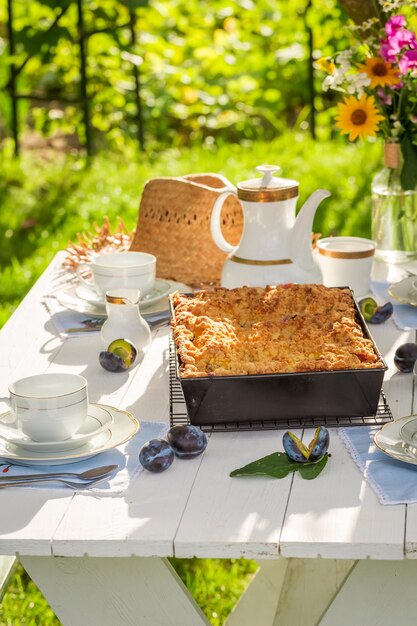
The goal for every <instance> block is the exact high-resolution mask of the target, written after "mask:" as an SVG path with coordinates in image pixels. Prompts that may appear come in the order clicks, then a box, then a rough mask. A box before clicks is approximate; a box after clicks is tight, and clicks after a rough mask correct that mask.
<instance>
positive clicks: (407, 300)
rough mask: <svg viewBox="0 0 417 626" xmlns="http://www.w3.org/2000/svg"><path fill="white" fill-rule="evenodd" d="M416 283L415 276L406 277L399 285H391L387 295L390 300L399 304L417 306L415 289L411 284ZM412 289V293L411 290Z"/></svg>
mask: <svg viewBox="0 0 417 626" xmlns="http://www.w3.org/2000/svg"><path fill="white" fill-rule="evenodd" d="M414 282H415V283H417V276H408V278H404V279H403V280H400V282H399V283H393V284H392V285H390V286H389V287H388V293H389V295H390V296H391V298H394V300H397V302H401V304H410V305H411V306H417V289H415V287H413V283H414ZM413 289H414V293H413V291H412V290H413Z"/></svg>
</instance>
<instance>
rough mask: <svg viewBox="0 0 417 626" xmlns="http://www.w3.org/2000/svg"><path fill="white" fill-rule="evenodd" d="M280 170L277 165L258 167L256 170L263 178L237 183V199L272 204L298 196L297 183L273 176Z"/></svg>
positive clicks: (289, 179)
mask: <svg viewBox="0 0 417 626" xmlns="http://www.w3.org/2000/svg"><path fill="white" fill-rule="evenodd" d="M280 169H281V168H280V167H278V165H258V167H257V168H256V170H257V171H258V172H261V173H262V174H263V177H262V178H251V179H250V180H245V181H243V182H242V183H238V185H237V197H238V198H239V199H240V200H249V201H250V202H274V201H275V200H288V199H289V198H295V197H296V196H298V182H297V181H296V180H292V179H291V178H276V177H275V176H273V173H274V172H277V171H279V170H280Z"/></svg>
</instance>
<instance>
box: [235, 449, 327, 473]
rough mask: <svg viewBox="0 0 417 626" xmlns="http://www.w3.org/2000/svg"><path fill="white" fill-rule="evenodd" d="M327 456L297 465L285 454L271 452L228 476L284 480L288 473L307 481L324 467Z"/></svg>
mask: <svg viewBox="0 0 417 626" xmlns="http://www.w3.org/2000/svg"><path fill="white" fill-rule="evenodd" d="M328 458H329V457H328V455H327V454H325V455H324V456H323V457H322V458H321V459H320V460H319V461H315V462H314V463H297V462H295V461H291V460H290V459H289V458H288V456H287V454H286V453H285V452H273V453H272V454H269V455H268V456H264V457H262V459H258V460H257V461H254V462H253V463H249V464H248V465H245V466H244V467H241V468H239V469H235V470H233V472H230V476H232V477H233V476H271V477H272V478H285V476H288V474H289V473H290V472H299V473H300V476H302V477H303V478H305V479H307V480H312V479H313V478H316V477H317V476H318V475H319V474H320V473H321V472H322V471H323V469H324V468H325V467H326V464H327V461H328Z"/></svg>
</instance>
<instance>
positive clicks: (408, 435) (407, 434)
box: [400, 415, 417, 447]
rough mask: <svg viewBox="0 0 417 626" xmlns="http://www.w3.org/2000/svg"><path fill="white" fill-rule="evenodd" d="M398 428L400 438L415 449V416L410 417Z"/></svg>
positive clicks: (416, 440) (416, 431)
mask: <svg viewBox="0 0 417 626" xmlns="http://www.w3.org/2000/svg"><path fill="white" fill-rule="evenodd" d="M411 417H412V418H413V419H410V420H408V421H407V422H405V424H403V425H402V426H401V428H400V438H401V439H402V440H403V441H404V442H405V443H407V444H408V445H410V446H413V447H417V415H414V416H411Z"/></svg>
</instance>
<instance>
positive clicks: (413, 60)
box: [398, 50, 417, 74]
mask: <svg viewBox="0 0 417 626" xmlns="http://www.w3.org/2000/svg"><path fill="white" fill-rule="evenodd" d="M398 66H399V68H400V72H401V74H407V72H408V71H409V70H413V69H416V68H417V50H407V52H404V54H403V55H402V57H401V59H400V61H399V63H398Z"/></svg>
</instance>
